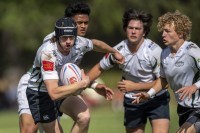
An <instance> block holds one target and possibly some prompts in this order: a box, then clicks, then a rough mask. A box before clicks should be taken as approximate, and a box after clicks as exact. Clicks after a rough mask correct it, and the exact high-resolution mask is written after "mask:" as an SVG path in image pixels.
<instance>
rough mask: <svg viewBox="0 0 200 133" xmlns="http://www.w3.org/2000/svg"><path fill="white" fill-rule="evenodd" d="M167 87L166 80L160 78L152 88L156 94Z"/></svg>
mask: <svg viewBox="0 0 200 133" xmlns="http://www.w3.org/2000/svg"><path fill="white" fill-rule="evenodd" d="M167 85H168V83H167V81H166V79H165V78H162V77H160V78H158V79H157V80H156V83H155V85H154V86H153V87H152V88H154V89H155V91H156V93H158V92H159V91H161V90H162V88H166V86H167Z"/></svg>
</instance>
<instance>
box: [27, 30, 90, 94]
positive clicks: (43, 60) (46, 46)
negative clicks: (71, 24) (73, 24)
mask: <svg viewBox="0 0 200 133" xmlns="http://www.w3.org/2000/svg"><path fill="white" fill-rule="evenodd" d="M53 34H54V33H51V34H49V35H48V36H47V37H45V40H44V43H43V44H42V45H41V47H40V48H39V49H38V51H37V55H36V57H35V60H34V64H33V68H32V72H31V77H30V80H29V84H28V87H29V88H30V89H32V90H36V91H37V90H39V91H42V92H47V90H46V87H45V85H44V82H43V81H44V80H47V79H59V73H60V70H61V68H62V66H63V65H64V64H66V63H74V64H76V65H79V63H80V62H81V60H82V58H83V56H84V54H85V53H86V52H88V51H91V50H92V49H93V44H92V41H91V40H89V39H86V38H83V37H77V38H76V42H75V44H74V46H73V47H72V49H71V50H70V53H69V54H68V55H67V56H64V55H62V54H61V53H60V52H59V50H58V48H57V44H56V43H53V42H51V40H50V38H51V37H52V36H53ZM59 85H62V84H61V82H60V81H59Z"/></svg>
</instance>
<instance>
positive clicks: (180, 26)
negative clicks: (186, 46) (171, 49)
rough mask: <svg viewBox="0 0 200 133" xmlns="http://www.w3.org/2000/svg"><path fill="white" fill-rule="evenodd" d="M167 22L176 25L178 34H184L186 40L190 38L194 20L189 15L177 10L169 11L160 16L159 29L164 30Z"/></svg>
mask: <svg viewBox="0 0 200 133" xmlns="http://www.w3.org/2000/svg"><path fill="white" fill-rule="evenodd" d="M166 24H170V25H174V27H175V31H176V33H177V34H178V35H183V39H184V40H189V39H190V36H191V30H192V22H191V21H190V19H189V17H188V16H186V15H184V14H182V13H181V12H180V11H178V10H176V11H175V12H174V13H172V12H167V13H165V14H164V15H162V16H161V17H159V18H158V25H157V27H158V31H159V32H162V31H163V28H164V26H165V25H166Z"/></svg>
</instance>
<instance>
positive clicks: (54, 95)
mask: <svg viewBox="0 0 200 133" xmlns="http://www.w3.org/2000/svg"><path fill="white" fill-rule="evenodd" d="M49 97H50V98H51V100H53V101H55V100H58V99H59V97H58V95H57V94H56V93H55V91H54V90H51V91H49Z"/></svg>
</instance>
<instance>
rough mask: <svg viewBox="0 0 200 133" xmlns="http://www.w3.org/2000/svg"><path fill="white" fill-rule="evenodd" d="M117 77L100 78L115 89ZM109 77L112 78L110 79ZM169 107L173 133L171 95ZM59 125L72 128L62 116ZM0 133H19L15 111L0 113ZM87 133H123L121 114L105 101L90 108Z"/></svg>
mask: <svg viewBox="0 0 200 133" xmlns="http://www.w3.org/2000/svg"><path fill="white" fill-rule="evenodd" d="M119 75H120V73H118V72H116V73H113V72H110V71H108V72H106V73H105V74H103V75H102V78H103V80H104V81H105V83H107V84H108V85H109V86H111V87H113V88H115V86H116V85H115V84H116V82H117V81H118V80H119V78H120V76H119ZM111 76H112V77H114V78H111ZM111 79H112V80H111ZM170 107H171V108H170V112H171V121H170V133H175V131H176V129H177V128H178V117H177V114H176V104H175V100H174V97H173V95H171V102H170ZM61 124H62V126H63V129H64V132H65V133H69V132H70V127H71V126H72V120H71V118H69V117H67V116H63V117H62V118H61ZM0 133H19V127H18V114H17V110H4V111H0ZM89 133H125V130H124V126H123V112H122V111H118V112H115V111H113V110H112V108H111V102H109V101H105V104H103V105H102V106H100V107H97V108H92V109H91V123H90V128H89ZM145 133H151V128H150V125H149V123H148V124H147V127H146V132H145Z"/></svg>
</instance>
